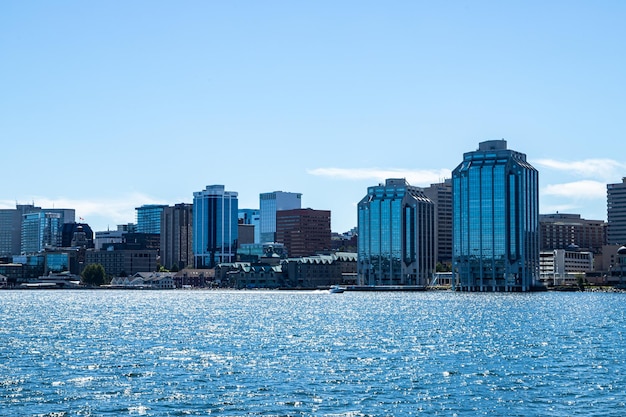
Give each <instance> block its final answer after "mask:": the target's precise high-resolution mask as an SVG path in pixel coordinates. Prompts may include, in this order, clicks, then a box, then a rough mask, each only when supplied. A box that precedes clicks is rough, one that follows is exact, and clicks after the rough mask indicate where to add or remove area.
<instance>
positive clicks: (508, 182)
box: [452, 140, 539, 291]
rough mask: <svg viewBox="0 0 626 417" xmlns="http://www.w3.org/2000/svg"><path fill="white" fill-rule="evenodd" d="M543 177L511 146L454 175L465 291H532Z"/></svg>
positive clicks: (458, 258)
mask: <svg viewBox="0 0 626 417" xmlns="http://www.w3.org/2000/svg"><path fill="white" fill-rule="evenodd" d="M538 187H539V181H538V173H537V170H536V169H535V168H533V167H532V166H531V165H530V164H529V163H528V162H526V155H524V154H522V153H519V152H515V151H512V150H508V149H507V148H506V141H504V140H497V141H487V142H482V143H480V144H479V149H478V151H475V152H468V153H466V154H465V155H464V157H463V162H462V163H461V164H459V166H457V167H456V169H455V170H454V171H453V172H452V200H453V210H452V212H453V266H454V270H455V272H456V274H457V280H456V281H455V283H454V284H455V286H457V287H458V289H460V290H462V291H530V290H531V289H532V287H533V285H535V283H536V282H537V280H538V278H539V198H538Z"/></svg>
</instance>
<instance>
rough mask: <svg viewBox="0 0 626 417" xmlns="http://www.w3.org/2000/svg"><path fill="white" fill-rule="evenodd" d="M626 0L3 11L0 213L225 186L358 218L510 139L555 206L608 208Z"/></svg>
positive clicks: (621, 102)
mask: <svg viewBox="0 0 626 417" xmlns="http://www.w3.org/2000/svg"><path fill="white" fill-rule="evenodd" d="M625 21H626V2H624V1H597V2H595V1H504V2H502V1H441V2H436V1H378V2H373V1H311V2H303V1H222V2H218V1H153V0H150V1H140V0H136V1H91V2H90V1H87V2H86V1H12V0H6V1H2V2H0V59H1V65H0V140H1V142H0V143H1V144H2V148H1V149H2V165H1V166H2V174H1V175H2V187H1V188H0V207H3V208H13V207H15V202H16V201H17V202H19V203H31V202H34V203H35V204H36V205H38V206H42V207H52V206H54V207H56V208H75V209H76V212H77V217H82V218H84V219H85V221H86V222H88V223H89V224H90V225H91V226H92V228H94V229H95V230H105V229H106V228H107V227H111V228H115V226H116V225H117V224H121V223H127V222H134V220H135V210H134V208H135V207H138V206H140V205H142V204H148V203H165V204H175V203H180V202H188V203H191V202H192V200H193V192H194V191H199V190H202V189H204V188H205V186H206V185H209V184H223V185H225V187H226V189H227V190H229V191H237V192H238V193H239V204H240V207H241V208H258V206H259V194H260V193H263V192H269V191H277V190H280V191H290V192H300V193H302V194H303V197H302V198H303V207H311V208H314V209H320V210H331V211H332V228H333V231H336V232H344V231H347V230H349V229H350V228H352V227H354V226H356V223H357V218H356V203H357V202H358V201H359V200H360V199H361V198H362V197H363V196H364V195H365V194H366V191H367V187H368V186H370V185H375V184H377V183H378V182H380V181H383V180H384V179H385V178H390V177H405V178H407V180H408V181H409V182H410V183H411V184H412V185H417V186H427V185H429V184H430V183H433V182H438V181H439V180H442V179H443V178H445V177H448V176H449V175H450V171H451V170H452V169H454V168H455V167H456V165H458V163H459V162H460V161H461V159H462V156H463V153H464V152H468V151H473V150H476V149H477V147H478V143H479V142H481V141H484V140H491V139H501V138H504V139H506V140H507V142H508V146H509V148H511V149H514V150H517V151H520V152H523V153H525V154H526V155H527V157H528V160H529V161H530V162H531V163H532V164H533V165H534V166H535V167H536V168H537V169H538V170H539V172H540V174H539V178H540V188H541V195H540V209H541V212H542V213H553V212H554V211H557V210H558V211H560V212H568V213H578V214H581V215H582V216H583V217H584V218H588V219H606V184H607V183H616V182H621V178H622V177H623V176H626V157H625V152H624V143H625V139H626V117H625V115H626V82H625V80H626V65H625V64H626V25H625V24H624V22H625Z"/></svg>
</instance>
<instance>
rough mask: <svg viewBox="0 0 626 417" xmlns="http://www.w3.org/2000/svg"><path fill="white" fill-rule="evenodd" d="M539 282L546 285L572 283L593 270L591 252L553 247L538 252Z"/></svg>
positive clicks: (575, 282)
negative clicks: (552, 248)
mask: <svg viewBox="0 0 626 417" xmlns="http://www.w3.org/2000/svg"><path fill="white" fill-rule="evenodd" d="M539 270H540V278H541V282H543V283H544V284H546V285H574V284H577V282H578V278H579V277H581V278H584V277H585V275H586V274H587V273H588V272H591V271H593V253H591V252H589V251H575V250H565V249H554V250H547V251H543V250H542V251H541V252H540V254H539Z"/></svg>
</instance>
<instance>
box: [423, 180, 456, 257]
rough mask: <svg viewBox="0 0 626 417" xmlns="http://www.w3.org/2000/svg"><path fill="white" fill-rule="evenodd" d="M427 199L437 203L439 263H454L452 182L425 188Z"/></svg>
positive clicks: (446, 181)
mask: <svg viewBox="0 0 626 417" xmlns="http://www.w3.org/2000/svg"><path fill="white" fill-rule="evenodd" d="M424 194H426V197H428V198H429V199H431V200H432V202H433V203H435V222H436V223H435V224H436V226H435V227H436V230H437V233H436V234H435V238H436V242H437V243H436V244H437V262H439V263H441V264H446V265H449V264H451V263H452V180H451V179H447V180H445V181H444V182H441V183H438V184H431V185H430V187H426V188H424Z"/></svg>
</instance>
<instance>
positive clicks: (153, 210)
mask: <svg viewBox="0 0 626 417" xmlns="http://www.w3.org/2000/svg"><path fill="white" fill-rule="evenodd" d="M166 207H167V204H144V205H143V206H141V207H136V208H135V211H136V214H137V233H151V234H159V233H161V214H162V213H163V210H164V209H165V208H166Z"/></svg>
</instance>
